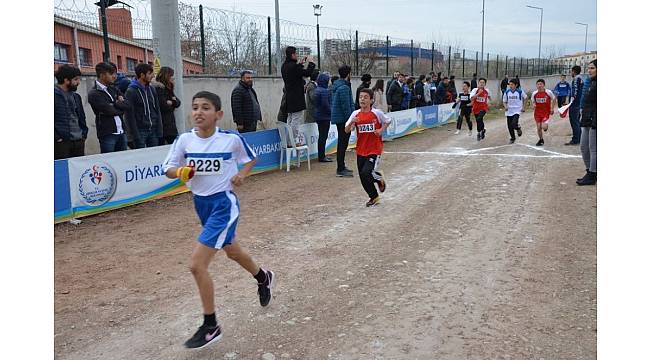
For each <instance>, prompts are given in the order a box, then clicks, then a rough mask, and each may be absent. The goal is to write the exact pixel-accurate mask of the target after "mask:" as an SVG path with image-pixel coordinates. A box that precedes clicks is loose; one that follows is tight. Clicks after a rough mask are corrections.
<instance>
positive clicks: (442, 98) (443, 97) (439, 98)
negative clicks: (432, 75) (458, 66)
mask: <svg viewBox="0 0 650 360" xmlns="http://www.w3.org/2000/svg"><path fill="white" fill-rule="evenodd" d="M448 85H449V78H448V77H446V76H445V77H443V78H442V80H440V82H439V83H438V87H437V88H436V94H435V96H434V98H433V103H434V104H436V105H440V104H444V103H445V102H446V101H447V86H448Z"/></svg>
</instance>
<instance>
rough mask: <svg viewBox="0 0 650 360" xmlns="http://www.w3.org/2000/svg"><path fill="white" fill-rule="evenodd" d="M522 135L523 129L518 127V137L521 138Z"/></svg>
mask: <svg viewBox="0 0 650 360" xmlns="http://www.w3.org/2000/svg"><path fill="white" fill-rule="evenodd" d="M521 134H522V132H521V127H518V128H517V136H519V137H521Z"/></svg>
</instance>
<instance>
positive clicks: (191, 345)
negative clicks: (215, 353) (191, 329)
mask: <svg viewBox="0 0 650 360" xmlns="http://www.w3.org/2000/svg"><path fill="white" fill-rule="evenodd" d="M222 335H223V334H222V333H221V326H219V325H218V324H217V326H212V327H210V326H207V325H205V324H203V325H201V327H199V329H198V330H197V331H196V332H195V333H194V335H193V336H192V337H191V338H190V339H189V340H187V341H186V342H185V347H186V348H188V349H200V348H203V347H206V346H208V345H209V344H214V343H216V342H218V341H219V340H221V336H222Z"/></svg>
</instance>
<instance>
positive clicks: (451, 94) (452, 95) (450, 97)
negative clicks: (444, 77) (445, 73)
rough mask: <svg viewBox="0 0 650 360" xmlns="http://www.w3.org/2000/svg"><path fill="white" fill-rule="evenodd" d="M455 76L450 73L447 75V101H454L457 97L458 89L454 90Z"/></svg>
mask: <svg viewBox="0 0 650 360" xmlns="http://www.w3.org/2000/svg"><path fill="white" fill-rule="evenodd" d="M455 80H456V76H455V75H452V76H450V77H449V85H448V86H447V102H448V103H450V102H455V101H456V98H457V97H458V91H457V90H456V81H455Z"/></svg>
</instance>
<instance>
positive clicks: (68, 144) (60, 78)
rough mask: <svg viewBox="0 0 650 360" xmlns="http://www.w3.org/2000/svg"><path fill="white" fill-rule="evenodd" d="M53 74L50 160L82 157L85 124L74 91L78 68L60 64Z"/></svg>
mask: <svg viewBox="0 0 650 360" xmlns="http://www.w3.org/2000/svg"><path fill="white" fill-rule="evenodd" d="M54 76H55V77H56V82H57V84H56V85H54V159H55V160H56V159H66V158H69V157H74V156H84V147H85V144H86V137H87V136H88V127H87V126H86V114H85V113H84V108H83V106H82V104H81V96H79V94H77V93H76V92H75V91H77V86H79V82H80V81H81V71H80V70H79V68H78V67H75V66H70V65H62V66H61V67H59V69H58V70H57V71H56V73H55V74H54Z"/></svg>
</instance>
